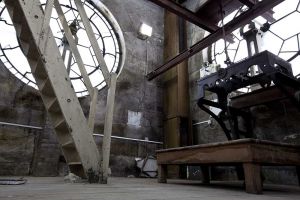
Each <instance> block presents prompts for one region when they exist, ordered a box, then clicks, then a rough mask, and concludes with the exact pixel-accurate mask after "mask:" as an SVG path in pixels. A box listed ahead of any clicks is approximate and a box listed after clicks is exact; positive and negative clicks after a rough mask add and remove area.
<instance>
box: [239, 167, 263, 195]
mask: <svg viewBox="0 0 300 200" xmlns="http://www.w3.org/2000/svg"><path fill="white" fill-rule="evenodd" d="M243 167H244V174H245V184H246V192H248V193H252V194H262V180H261V166H260V165H259V164H254V163H244V164H243Z"/></svg>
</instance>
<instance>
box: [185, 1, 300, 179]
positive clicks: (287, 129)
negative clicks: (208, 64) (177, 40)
mask: <svg viewBox="0 0 300 200" xmlns="http://www.w3.org/2000/svg"><path fill="white" fill-rule="evenodd" d="M200 4H201V0H187V1H186V2H185V6H186V7H187V8H189V9H190V10H193V11H196V10H197V9H198V7H199V5H200ZM187 30H188V33H187V36H188V46H192V45H193V44H195V43H196V42H198V41H200V40H201V39H202V38H203V37H204V35H205V32H204V31H203V30H202V29H200V28H199V27H197V26H195V25H193V24H188V29H187ZM203 52H204V51H203ZM204 56H205V54H204V53H202V52H200V53H198V54H196V55H195V56H193V57H191V58H190V59H189V77H190V86H191V87H190V96H191V101H190V110H191V112H190V113H191V115H192V116H191V117H192V120H193V122H202V121H206V120H208V119H209V115H208V114H207V113H205V112H203V111H202V110H201V109H200V108H199V107H198V106H197V98H198V88H197V85H196V83H195V81H197V80H199V78H200V72H199V70H200V69H201V66H202V64H203V60H204ZM207 98H210V99H214V98H215V96H213V95H210V96H208V97H207ZM251 114H252V116H253V122H254V123H253V125H254V134H255V135H256V136H257V138H258V139H264V140H271V141H278V142H287V143H294V144H300V125H299V123H298V122H299V120H300V112H299V111H298V110H297V109H296V108H295V106H294V105H292V104H291V103H290V102H289V101H281V102H275V103H269V104H266V105H261V106H256V107H253V108H251ZM193 136H194V143H195V144H203V143H211V142H220V141H226V140H227V139H226V137H225V134H224V133H223V131H222V129H221V128H220V126H218V125H217V124H216V123H214V125H212V126H209V125H208V124H202V125H198V126H193ZM190 170H191V171H190V175H191V177H192V178H201V173H200V169H199V167H192V168H191V169H190ZM263 170H264V176H265V178H266V182H272V183H284V184H297V178H296V171H295V168H294V167H264V168H263ZM213 173H214V175H213V178H214V179H218V180H222V179H236V178H237V177H236V173H235V170H234V168H228V167H218V168H215V169H213Z"/></svg>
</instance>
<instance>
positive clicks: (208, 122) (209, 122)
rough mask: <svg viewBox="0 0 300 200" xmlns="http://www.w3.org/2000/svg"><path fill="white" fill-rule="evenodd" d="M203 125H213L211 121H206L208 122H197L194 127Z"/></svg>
mask: <svg viewBox="0 0 300 200" xmlns="http://www.w3.org/2000/svg"><path fill="white" fill-rule="evenodd" d="M201 124H211V120H210V119H209V120H206V121H202V122H197V123H195V124H193V126H197V125H201Z"/></svg>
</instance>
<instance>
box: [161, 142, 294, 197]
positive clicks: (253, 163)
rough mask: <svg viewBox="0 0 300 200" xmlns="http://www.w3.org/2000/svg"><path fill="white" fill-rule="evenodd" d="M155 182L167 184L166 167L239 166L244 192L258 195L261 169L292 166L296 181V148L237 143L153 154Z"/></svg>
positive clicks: (183, 148) (170, 150)
mask: <svg viewBox="0 0 300 200" xmlns="http://www.w3.org/2000/svg"><path fill="white" fill-rule="evenodd" d="M157 164H158V181H159V182H160V183H166V182H167V165H200V166H201V165H204V166H205V165H206V166H207V165H237V164H242V165H243V169H244V175H245V184H246V191H247V192H248V193H255V194H261V193H262V180H261V166H262V165H275V166H277V165H278V166H280V165H286V166H296V167H297V173H298V179H299V176H300V174H299V167H300V146H297V145H292V144H283V143H275V142H270V141H262V140H256V139H241V140H235V141H229V142H223V143H211V144H203V145H195V146H187V147H179V148H172V149H164V150H159V151H157Z"/></svg>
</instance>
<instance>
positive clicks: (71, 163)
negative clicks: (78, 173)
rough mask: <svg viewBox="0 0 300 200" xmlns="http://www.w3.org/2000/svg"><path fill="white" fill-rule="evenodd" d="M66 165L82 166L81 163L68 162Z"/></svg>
mask: <svg viewBox="0 0 300 200" xmlns="http://www.w3.org/2000/svg"><path fill="white" fill-rule="evenodd" d="M68 165H82V163H81V162H69V163H68Z"/></svg>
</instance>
